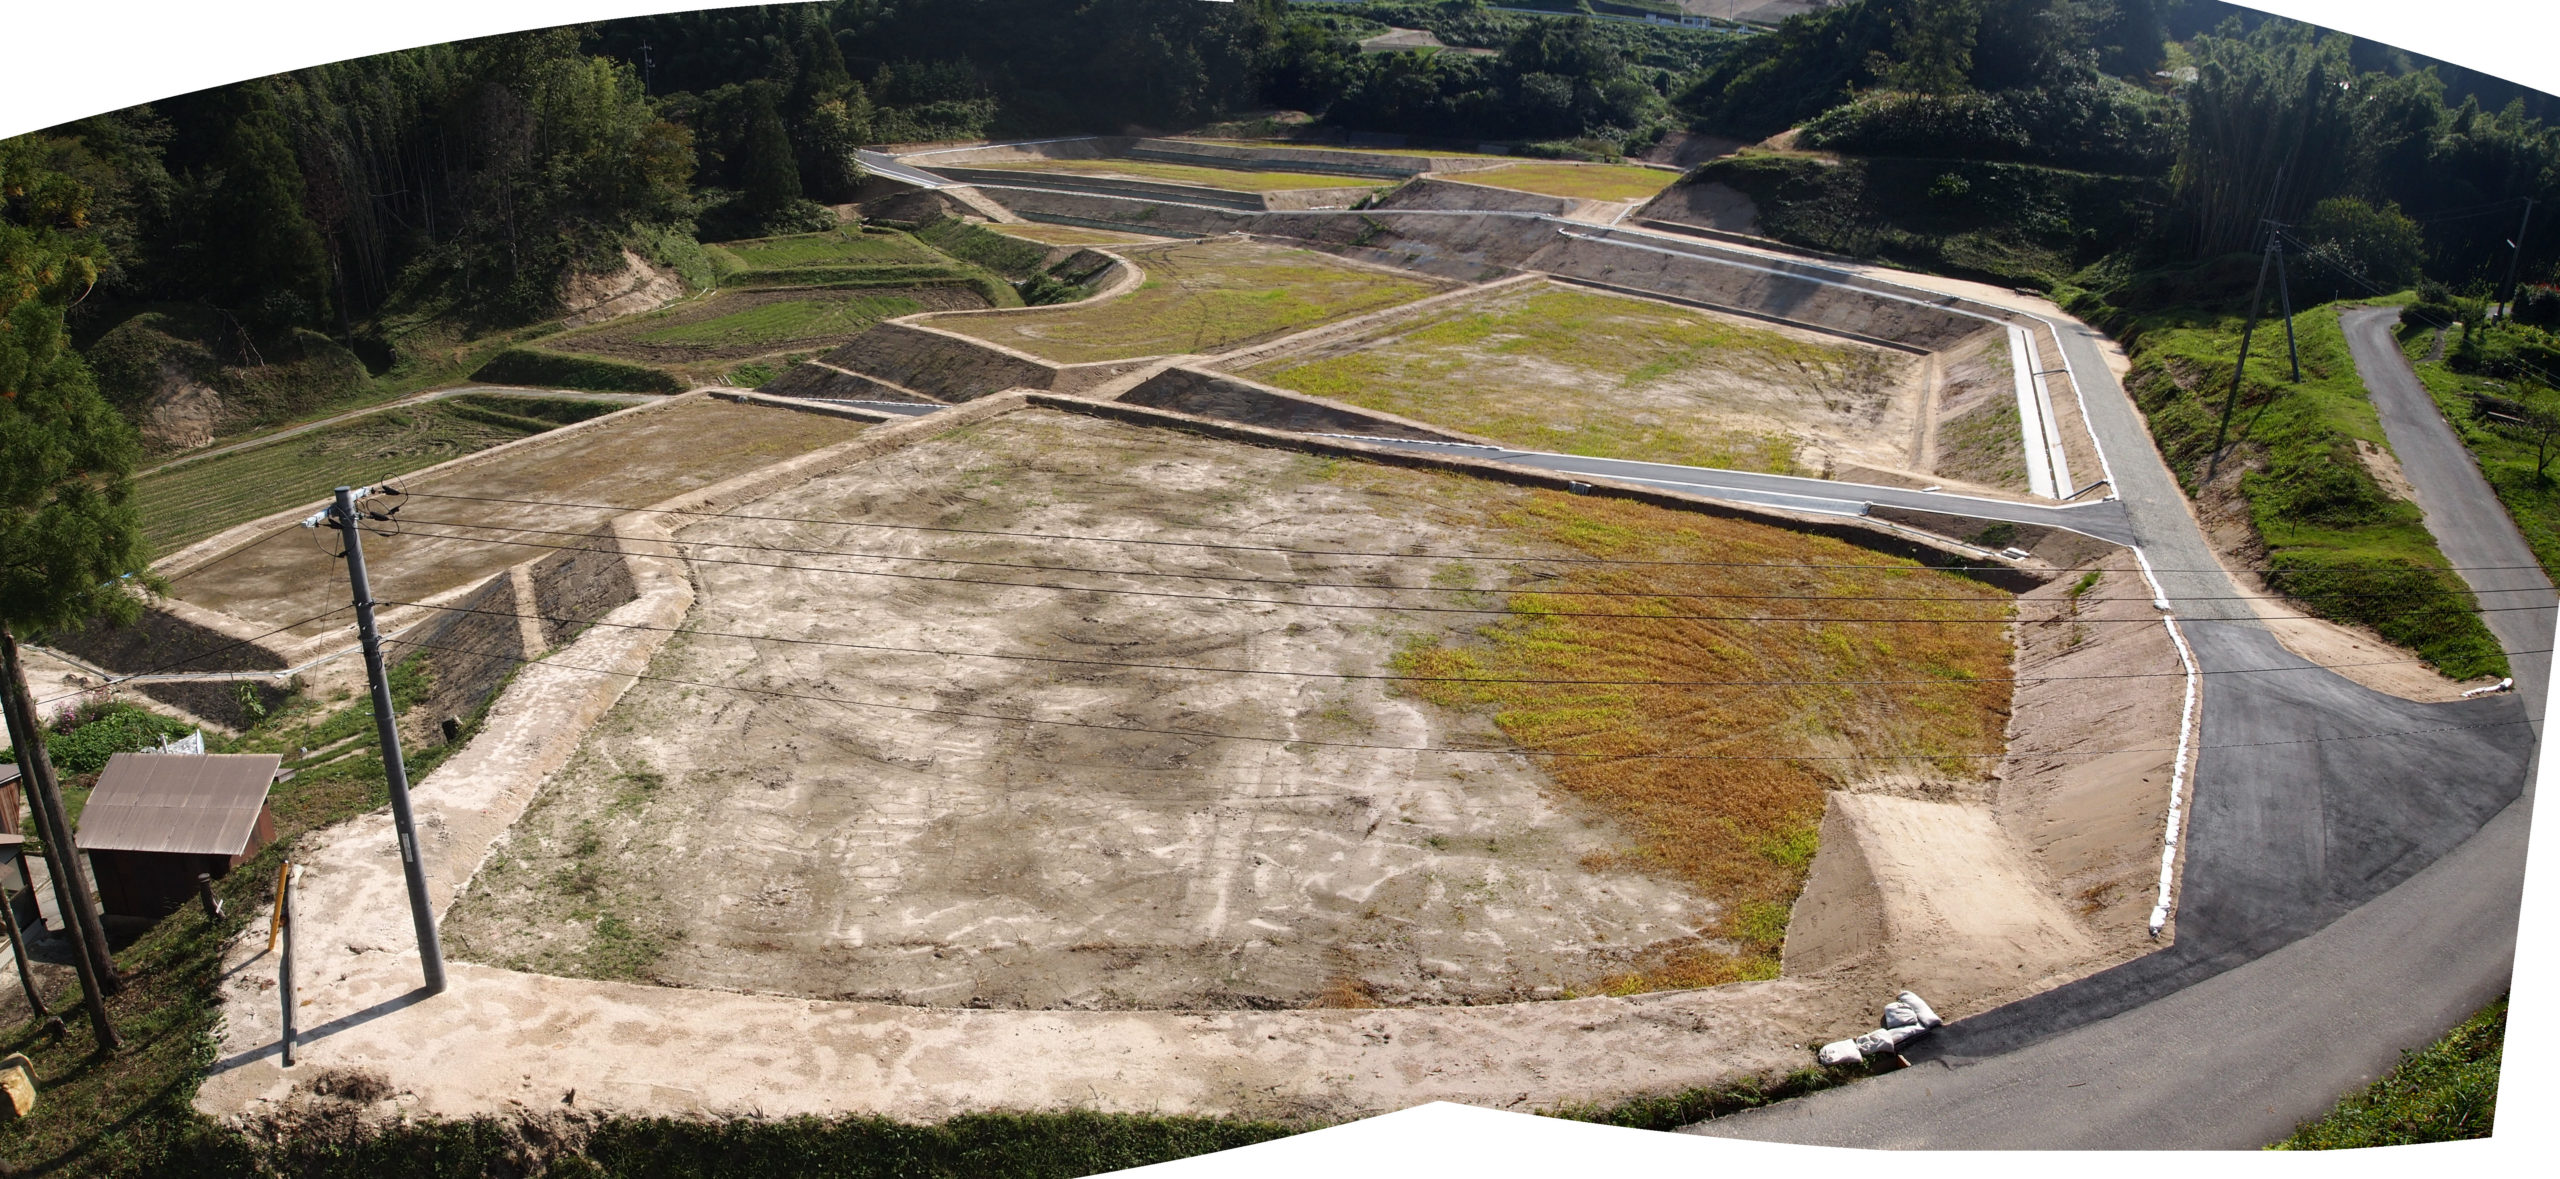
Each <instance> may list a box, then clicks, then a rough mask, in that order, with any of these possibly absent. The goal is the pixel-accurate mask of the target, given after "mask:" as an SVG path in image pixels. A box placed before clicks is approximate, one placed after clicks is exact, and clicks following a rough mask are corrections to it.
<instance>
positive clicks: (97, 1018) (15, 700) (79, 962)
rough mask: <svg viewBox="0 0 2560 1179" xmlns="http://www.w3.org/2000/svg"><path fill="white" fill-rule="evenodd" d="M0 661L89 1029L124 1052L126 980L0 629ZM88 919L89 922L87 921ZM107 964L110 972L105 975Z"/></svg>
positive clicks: (12, 643)
mask: <svg viewBox="0 0 2560 1179" xmlns="http://www.w3.org/2000/svg"><path fill="white" fill-rule="evenodd" d="M0 655H5V656H6V664H7V666H6V674H7V677H8V683H7V684H6V685H5V687H4V688H0V705H6V707H5V708H0V714H5V719H6V721H7V724H8V730H9V744H10V745H11V746H12V747H14V748H15V749H16V750H17V752H18V770H19V775H20V779H21V781H23V782H24V783H25V785H26V787H27V800H28V802H29V804H30V807H29V809H31V810H33V811H34V812H35V817H36V830H37V831H39V832H41V833H42V834H43V835H44V845H45V868H46V872H47V874H48V875H50V876H52V877H53V903H54V906H55V907H56V908H57V909H59V910H60V911H61V913H62V928H63V931H64V932H65V933H68V934H69V935H70V936H71V964H72V966H73V967H75V968H76V969H77V970H78V972H79V975H80V1003H81V1006H83V1007H85V1008H87V1009H88V1012H89V1027H90V1029H91V1030H92V1031H94V1032H95V1033H96V1034H97V1041H98V1049H99V1050H100V1051H102V1052H113V1051H115V1050H116V1049H118V1048H121V1047H123V1046H124V1041H123V1040H122V1039H121V1038H119V1037H118V1036H117V1035H116V1028H115V1024H114V1022H113V1021H111V1020H109V1019H108V1018H107V988H108V987H109V986H111V985H114V986H120V985H122V981H123V980H121V979H118V978H116V974H115V961H114V959H113V958H112V957H111V956H110V953H109V950H108V947H107V937H106V930H105V928H104V927H103V926H102V925H100V923H99V922H98V910H97V906H96V904H95V903H94V902H93V901H92V900H91V899H90V896H89V889H88V880H87V878H86V877H85V876H83V875H82V874H81V872H80V852H79V849H78V848H77V846H75V845H74V844H73V843H72V842H71V833H70V831H69V830H67V829H66V828H65V825H64V824H63V822H62V809H61V806H60V803H61V801H62V798H61V795H60V794H59V793H57V792H55V791H54V790H53V789H52V785H53V763H52V760H51V759H49V758H47V757H45V756H44V755H43V753H42V752H41V751H42V749H43V746H42V744H41V743H40V741H39V737H38V734H37V733H36V732H35V731H34V730H35V727H36V710H35V702H34V701H32V700H30V699H28V698H27V695H26V680H25V679H24V678H22V677H21V676H20V674H19V670H20V669H19V667H18V640H17V636H15V635H12V634H10V633H9V632H8V629H7V628H5V627H0ZM22 854H23V853H22ZM82 917H87V918H88V920H87V921H82V920H81V918H82ZM92 927H97V932H96V937H95V938H94V939H93V938H92V937H91V936H90V930H91V928H92ZM20 961H21V962H23V961H24V959H20ZM101 963H103V964H104V966H105V968H104V969H100V964H101ZM109 980H114V981H113V982H110V981H109Z"/></svg>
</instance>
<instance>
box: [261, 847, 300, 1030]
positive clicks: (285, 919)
mask: <svg viewBox="0 0 2560 1179" xmlns="http://www.w3.org/2000/svg"><path fill="white" fill-rule="evenodd" d="M278 934H281V935H283V937H284V956H283V957H282V958H279V959H277V960H276V994H277V995H278V996H280V997H282V998H283V1000H284V1066H285V1067H286V1068H292V1067H293V1039H294V1030H293V865H291V864H287V865H285V866H284V872H283V873H282V879H281V882H280V883H279V884H278V885H277V887H276V924H275V928H274V929H273V930H271V931H270V932H269V933H268V934H267V936H268V938H269V939H270V940H271V941H272V940H273V939H274V938H275V937H276V936H277V935H278Z"/></svg>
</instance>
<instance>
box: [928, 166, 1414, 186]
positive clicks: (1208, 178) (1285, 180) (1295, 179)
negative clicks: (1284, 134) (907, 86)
mask: <svg viewBox="0 0 2560 1179" xmlns="http://www.w3.org/2000/svg"><path fill="white" fill-rule="evenodd" d="M968 166H969V167H972V168H1001V169H1004V170H1006V171H1014V172H1054V173H1059V174H1062V175H1070V176H1126V177H1129V178H1131V179H1133V180H1160V181H1163V182H1165V183H1167V184H1189V185H1195V186H1197V187H1200V188H1223V189H1228V190H1230V191H1234V192H1289V191H1292V190H1295V189H1301V188H1384V187H1386V181H1383V180H1365V179H1362V178H1360V177H1358V176H1328V175H1325V174H1323V173H1319V172H1281V171H1273V172H1263V171H1247V170H1244V169H1238V168H1212V167H1201V166H1198V165H1193V164H1165V163H1158V162H1156V161H1154V160H1022V161H1013V162H1007V163H1000V164H970V165H968Z"/></svg>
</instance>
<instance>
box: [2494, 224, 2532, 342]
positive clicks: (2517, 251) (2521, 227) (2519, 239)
mask: <svg viewBox="0 0 2560 1179" xmlns="http://www.w3.org/2000/svg"><path fill="white" fill-rule="evenodd" d="M2532 224H2533V198H2532V197H2526V198H2524V219H2523V220H2521V221H2518V222H2516V240H2514V241H2511V242H2508V243H2507V251H2508V252H2507V281H2506V282H2505V283H2504V284H2503V285H2502V287H2501V288H2500V289H2502V290H2504V291H2505V292H2506V294H2505V295H2504V296H2503V297H2501V298H2500V299H2499V301H2498V318H2500V319H2505V318H2506V317H2507V304H2509V303H2513V302H2515V299H2516V263H2518V262H2521V261H2523V260H2524V231H2525V230H2526V229H2527V228H2529V227H2530V226H2532Z"/></svg>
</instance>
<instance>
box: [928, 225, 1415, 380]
mask: <svg viewBox="0 0 2560 1179" xmlns="http://www.w3.org/2000/svg"><path fill="white" fill-rule="evenodd" d="M1122 253H1123V254H1124V255H1126V256H1127V257H1128V258H1129V260H1130V261H1132V262H1135V263H1137V265H1138V267H1139V269H1141V270H1142V271H1144V272H1145V273H1146V280H1145V282H1144V283H1143V284H1142V285H1140V286H1139V288H1138V289H1137V290H1134V291H1131V292H1129V293H1127V294H1125V295H1121V296H1119V297H1116V298H1112V299H1105V300H1102V301H1100V302H1096V303H1091V304H1083V303H1079V304H1075V305H1072V306H1067V307H1059V308H1054V309H1052V308H1045V307H1044V308H1040V309H1037V310H1032V311H1022V312H1016V313H1012V314H1007V315H965V316H953V317H949V318H937V319H935V320H934V321H933V326H935V327H938V328H942V329H944V330H946V331H954V332H959V333H961V334H963V335H968V336H975V337H977V338H978V339H981V340H985V341H988V342H989V343H994V344H1002V345H1004V346H1006V347H1009V348H1019V349H1021V350H1023V351H1025V352H1028V353H1031V354H1032V355H1034V356H1039V357H1042V358H1044V359H1048V360H1054V361H1059V362H1061V363H1065V364H1081V363H1085V362H1087V361H1096V360H1120V359H1125V358H1128V357H1133V356H1164V355H1171V354H1176V353H1195V352H1217V351H1223V350H1225V349H1229V348H1235V347H1239V346H1241V345H1244V344H1249V343H1252V342H1254V341H1256V340H1263V339H1269V338H1271V337H1273V336H1278V335H1282V334H1284V333H1287V332H1292V331H1297V330H1300V329H1303V328H1308V327H1313V326H1315V325H1316V324H1319V323H1323V322H1326V321H1328V320H1335V319H1343V318H1347V317H1349V316H1353V315H1358V314H1360V313H1362V312H1367V311H1375V310H1378V309H1379V308H1382V307H1392V306H1395V305H1396V304H1398V303H1407V302H1411V301H1413V300H1415V299H1419V298H1422V297H1423V296H1426V295H1429V294H1432V293H1434V292H1435V291H1437V290H1439V289H1441V288H1440V285H1439V284H1436V283H1434V282H1431V281H1429V280H1426V279H1420V278H1414V277H1410V276H1406V275H1400V274H1392V273H1388V272H1386V271H1380V270H1372V269H1369V268H1367V267H1362V266H1355V265H1353V264H1351V263H1348V262H1344V261H1341V260H1340V259H1337V258H1334V257H1331V256H1329V255H1326V254H1319V253H1317V252H1315V251H1313V250H1302V249H1293V248H1290V247H1286V246H1273V245H1265V244H1262V243H1258V242H1249V241H1240V240H1236V239H1232V238H1212V239H1208V240H1205V241H1196V242H1186V243H1183V244H1181V245H1172V246H1161V247H1155V248H1150V249H1143V250H1125V251H1122Z"/></svg>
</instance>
